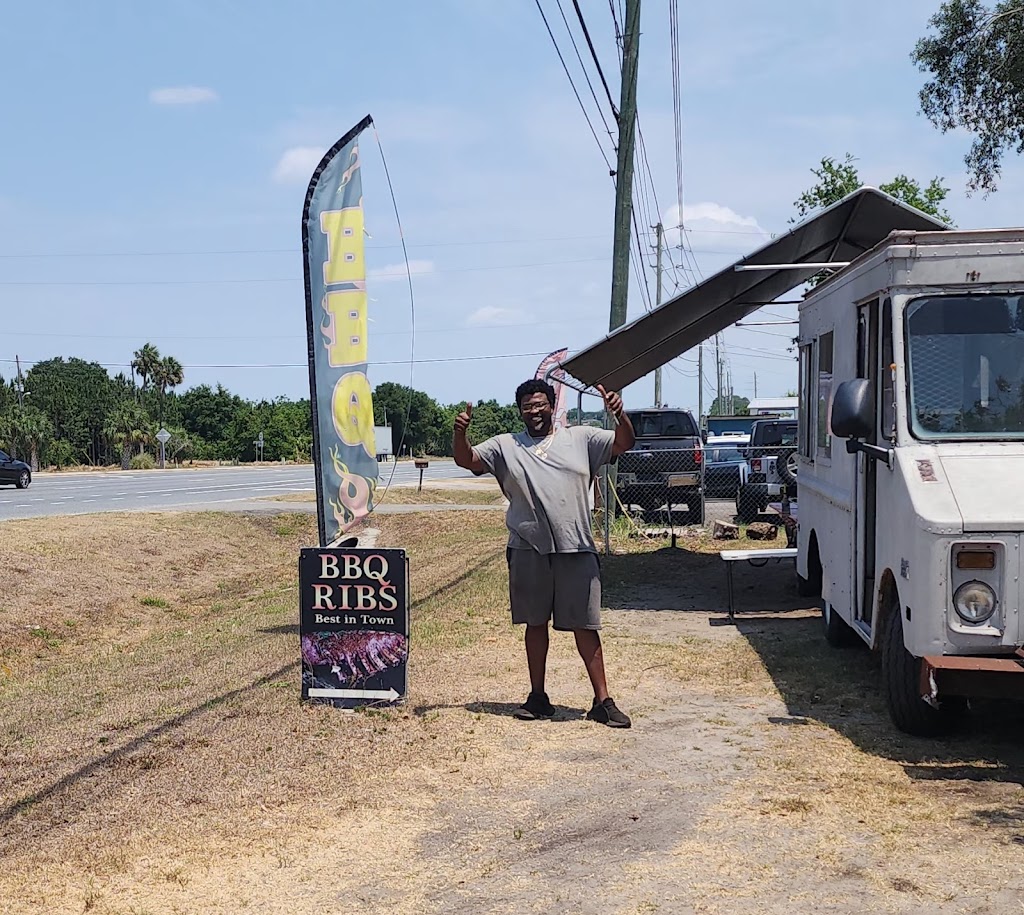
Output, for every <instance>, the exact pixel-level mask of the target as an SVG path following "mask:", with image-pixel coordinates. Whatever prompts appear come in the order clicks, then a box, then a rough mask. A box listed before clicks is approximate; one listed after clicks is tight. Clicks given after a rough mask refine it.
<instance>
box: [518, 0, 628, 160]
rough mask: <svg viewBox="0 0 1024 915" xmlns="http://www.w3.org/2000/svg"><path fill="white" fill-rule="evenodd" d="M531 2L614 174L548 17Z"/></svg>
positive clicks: (540, 8)
mask: <svg viewBox="0 0 1024 915" xmlns="http://www.w3.org/2000/svg"><path fill="white" fill-rule="evenodd" d="M533 2H534V3H535V4H536V5H537V12H539V13H540V18H541V19H543V20H544V28H546V29H547V31H548V37H549V38H550V39H551V43H552V44H553V45H554V47H555V53H556V54H557V55H558V59H559V60H560V61H561V62H562V69H563V70H564V71H565V75H566V77H567V78H568V80H569V85H570V86H572V92H573V95H575V96H576V101H577V102H578V103H579V106H580V111H582V112H583V117H584V118H585V119H586V122H587V126H588V127H589V128H590V132H591V133H592V134H593V135H594V142H595V143H597V148H598V149H599V150H601V158H602V159H604V164H605V165H607V166H608V171H609V173H614V171H615V169H613V168H612V164H611V162H609V161H608V156H607V155H606V154H605V151H604V147H603V146H602V145H601V140H600V139H599V138H598V136H597V131H596V130H595V129H594V125H593V123H591V120H590V115H588V114H587V109H586V106H585V105H584V104H583V99H581V98H580V94H579V92H578V91H577V89H576V83H574V82H573V79H572V74H571V73H570V72H569V68H568V66H566V63H565V58H564V57H563V56H562V51H561V48H559V47H558V42H557V41H555V33H554V32H552V31H551V26H550V25H548V17H547V16H545V15H544V9H543V7H542V6H541V5H540V0H533Z"/></svg>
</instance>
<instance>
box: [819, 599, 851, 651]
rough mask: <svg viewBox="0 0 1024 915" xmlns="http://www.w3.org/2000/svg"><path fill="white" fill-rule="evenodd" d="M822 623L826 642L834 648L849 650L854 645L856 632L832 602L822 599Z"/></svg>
mask: <svg viewBox="0 0 1024 915" xmlns="http://www.w3.org/2000/svg"><path fill="white" fill-rule="evenodd" d="M821 622H822V625H823V628H824V629H825V641H826V642H828V643H829V645H831V646H832V647H833V648H849V647H850V646H851V645H853V644H854V638H855V636H854V632H853V630H852V629H851V628H850V625H849V623H847V622H846V620H844V619H843V618H842V617H841V616H840V615H839V614H838V613H836V608H835V607H833V606H832V604H831V602H830V601H828V600H825V599H824V598H822V601H821Z"/></svg>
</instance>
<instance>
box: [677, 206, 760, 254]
mask: <svg viewBox="0 0 1024 915" xmlns="http://www.w3.org/2000/svg"><path fill="white" fill-rule="evenodd" d="M678 214H679V207H678V206H677V205H673V206H671V207H669V208H668V209H667V210H666V211H665V213H664V214H663V215H662V222H663V223H664V225H665V226H666V227H668V228H666V229H665V241H666V243H667V244H668V245H670V246H672V247H675V246H676V245H678V244H679V229H678V228H677V226H678V224H679V215H678ZM683 219H684V222H683V225H684V226H685V228H686V238H687V241H688V242H689V243H690V247H691V248H692V249H693V252H694V254H695V255H696V256H697V258H698V261H700V259H701V255H702V253H704V254H733V253H736V254H739V253H743V252H747V251H752V250H754V249H755V248H759V247H761V245H763V244H764V243H765V242H767V241H768V240H769V239H770V238H771V233H770V232H768V231H766V230H765V229H763V228H762V227H761V226H760V225H759V224H758V221H757V219H756V218H755V217H753V216H743V215H742V214H740V213H737V212H736V211H735V210H733V209H731V208H729V207H727V206H723V205H722V204H720V203H714V202H711V201H704V202H702V203H694V204H686V205H685V206H684V208H683Z"/></svg>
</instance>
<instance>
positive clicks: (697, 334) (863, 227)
mask: <svg viewBox="0 0 1024 915" xmlns="http://www.w3.org/2000/svg"><path fill="white" fill-rule="evenodd" d="M945 228H947V227H946V225H945V224H944V223H942V222H941V221H939V220H938V219H935V218H934V217H932V216H928V215H926V214H925V213H922V212H921V211H920V210H915V209H914V208H913V207H909V206H907V205H906V204H903V203H900V202H899V201H898V200H895V199H894V198H892V197H890V196H889V195H888V194H883V193H882V192H881V191H879V190H876V189H875V188H871V187H862V188H861V189H860V190H858V191H855V192H854V193H852V194H850V195H849V196H847V197H844V198H843V199H842V200H840V201H839V202H838V203H835V204H833V205H832V206H830V207H828V208H827V209H825V210H822V211H821V212H820V213H819V214H818V215H816V216H812V217H811V218H810V219H807V220H805V221H804V222H802V223H800V224H799V225H796V226H794V227H793V228H792V229H790V230H789V231H788V232H787V233H786V234H785V235H781V236H779V237H778V238H776V239H774V240H772V241H770V242H769V243H768V244H766V245H765V246H764V247H762V248H758V250H757V251H755V252H753V253H752V254H748V255H747V256H746V257H744V258H743V259H741V260H739V261H737V262H736V264H733V265H731V266H729V267H726V268H725V269H724V270H721V271H720V272H718V273H716V274H715V275H714V276H711V277H709V278H708V279H706V280H704V281H703V282H702V283H700V284H699V285H697V286H694V287H692V288H690V289H687V290H686V291H685V292H682V293H680V294H679V295H677V296H676V297H675V298H672V299H669V300H668V301H667V302H665V303H664V304H662V305H660V306H659V307H658V308H655V309H654V310H653V311H651V312H650V313H649V314H646V315H644V316H643V317H641V318H638V319H637V320H636V321H633V322H632V323H631V324H626V325H624V326H623V327H620V328H619V329H618V330H616V331H614V332H613V333H610V334H609V335H608V336H606V337H605V338H604V339H603V340H600V341H599V342H597V343H595V344H593V345H592V346H589V347H587V348H586V349H585V350H582V351H581V352H579V353H577V354H576V355H575V356H573V357H572V358H571V359H569V360H568V361H567V362H565V363H563V367H564V368H565V370H566V371H567V372H569V374H571V375H573V376H574V377H575V378H578V379H579V380H580V381H583V382H585V383H586V384H590V385H595V384H603V385H604V386H605V387H607V388H608V389H609V390H621V389H622V388H624V387H625V386H626V385H628V384H632V383H633V382H634V381H636V380H637V379H639V378H643V376H644V375H646V374H648V373H649V372H653V371H654V370H655V369H656V368H657V367H658V366H660V365H664V364H665V363H666V362H668V361H670V360H672V359H675V358H676V356H679V355H681V354H682V353H685V352H686V351H687V350H690V349H692V348H693V347H695V346H696V345H697V344H698V343H701V342H702V341H704V340H707V339H708V338H710V337H713V336H714V335H715V334H717V333H719V332H720V331H722V330H724V329H725V328H727V327H729V326H730V325H731V324H735V323H736V322H737V321H740V320H742V319H743V318H745V317H746V316H747V315H749V314H750V313H751V312H753V311H756V310H757V309H758V308H760V307H761V306H762V305H765V304H767V303H769V302H771V301H772V300H774V299H777V298H778V297H779V296H781V295H784V294H785V293H786V292H789V291H790V290H791V289H795V288H796V287H797V286H800V285H801V284H803V283H804V282H805V281H807V280H808V279H810V278H811V277H812V276H814V274H816V273H818V272H819V270H818V269H817V268H815V267H807V268H799V269H793V268H786V269H777V270H758V271H737V270H736V269H735V267H736V266H737V265H747V264H805V263H806V264H815V263H833V262H837V261H852V260H853V259H854V258H856V257H858V256H859V255H861V254H863V253H864V252H865V251H869V250H870V249H871V248H873V247H874V246H875V245H877V244H878V243H879V242H880V241H883V240H884V239H885V238H886V236H887V235H889V233H890V232H893V231H895V230H897V229H901V230H905V231H934V230H935V229H945Z"/></svg>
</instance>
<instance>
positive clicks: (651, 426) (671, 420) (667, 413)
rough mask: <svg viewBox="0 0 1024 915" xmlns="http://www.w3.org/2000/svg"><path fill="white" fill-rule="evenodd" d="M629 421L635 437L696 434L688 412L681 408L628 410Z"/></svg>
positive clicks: (682, 436)
mask: <svg viewBox="0 0 1024 915" xmlns="http://www.w3.org/2000/svg"><path fill="white" fill-rule="evenodd" d="M629 421H630V422H631V423H632V424H633V431H634V432H635V433H636V435H637V438H687V437H690V436H695V435H696V434H697V429H696V427H695V426H694V424H693V420H692V419H691V418H690V414H689V413H685V412H683V411H682V410H680V411H679V412H676V411H674V410H651V411H650V412H648V411H647V410H637V411H636V412H634V411H632V410H630V411H629Z"/></svg>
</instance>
